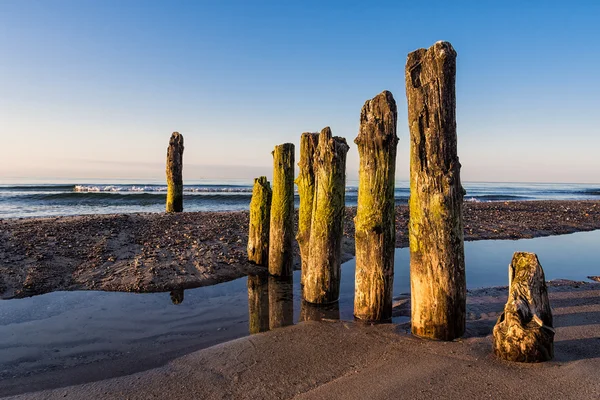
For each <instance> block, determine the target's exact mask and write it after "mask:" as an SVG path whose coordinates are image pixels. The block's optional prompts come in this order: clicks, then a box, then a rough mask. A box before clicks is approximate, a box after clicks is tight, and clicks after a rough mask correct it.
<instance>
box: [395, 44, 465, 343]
mask: <svg viewBox="0 0 600 400" xmlns="http://www.w3.org/2000/svg"><path fill="white" fill-rule="evenodd" d="M405 78H406V97H407V101H408V124H409V130H410V199H409V210H410V217H409V245H410V281H411V307H412V333H413V334H415V335H417V336H420V337H424V338H429V339H436V340H453V339H455V338H457V337H460V336H462V335H463V334H464V331H465V308H466V281H465V260H464V243H463V195H464V192H463V188H462V186H461V181H460V163H459V161H458V155H457V138H456V94H455V79H456V52H455V51H454V49H453V48H452V45H451V44H450V43H448V42H437V43H435V44H434V45H433V46H431V47H430V48H429V49H419V50H416V51H414V52H412V53H410V54H409V55H408V59H407V62H406V76H405Z"/></svg>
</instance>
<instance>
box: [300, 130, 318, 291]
mask: <svg viewBox="0 0 600 400" xmlns="http://www.w3.org/2000/svg"><path fill="white" fill-rule="evenodd" d="M318 142H319V134H318V133H309V132H305V133H303V134H302V136H301V137H300V162H299V163H298V167H300V171H299V173H298V178H296V185H298V196H299V197H300V208H299V210H298V234H297V235H296V240H297V241H298V247H299V248H300V259H301V261H302V271H301V278H300V283H301V285H304V278H305V275H306V270H307V268H308V266H307V261H308V249H309V240H310V224H311V219H312V208H313V199H314V194H315V173H314V167H313V164H314V155H315V150H316V148H317V144H318Z"/></svg>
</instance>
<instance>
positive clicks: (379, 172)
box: [354, 91, 398, 321]
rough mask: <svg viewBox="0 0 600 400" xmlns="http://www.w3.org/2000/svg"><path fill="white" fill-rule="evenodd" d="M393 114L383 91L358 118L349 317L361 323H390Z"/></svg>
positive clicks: (390, 100) (393, 235)
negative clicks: (353, 278)
mask: <svg viewBox="0 0 600 400" xmlns="http://www.w3.org/2000/svg"><path fill="white" fill-rule="evenodd" d="M396 121H397V110H396V101H395V100H394V97H393V96H392V94H391V93H390V92H388V91H384V92H382V93H380V94H378V95H377V96H375V97H374V98H373V99H371V100H368V101H367V102H366V103H365V105H364V106H363V108H362V111H361V114H360V130H359V132H358V136H357V137H356V139H355V140H354V143H356V145H357V146H358V153H359V155H360V167H359V172H358V179H359V183H358V207H357V210H356V217H355V219H354V225H355V235H354V236H355V242H356V282H355V293H354V316H355V317H356V318H358V319H361V320H365V321H387V320H389V319H391V318H392V286H393V283H394V248H395V244H396V227H395V222H396V220H395V201H394V181H395V174H396V146H397V144H398V137H397V136H396Z"/></svg>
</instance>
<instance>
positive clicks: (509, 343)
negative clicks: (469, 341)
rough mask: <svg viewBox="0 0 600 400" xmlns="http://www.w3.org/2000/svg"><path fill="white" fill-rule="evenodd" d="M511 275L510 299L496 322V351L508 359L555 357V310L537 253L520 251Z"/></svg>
mask: <svg viewBox="0 0 600 400" xmlns="http://www.w3.org/2000/svg"><path fill="white" fill-rule="evenodd" d="M508 276H509V279H508V282H509V283H508V286H509V288H508V291H509V292H508V301H507V302H506V305H505V306H504V312H503V313H502V315H500V317H499V318H498V321H497V322H496V326H494V332H493V333H494V353H495V354H496V356H498V357H500V358H502V359H504V360H508V361H517V362H540V361H549V360H551V359H552V358H553V357H554V328H553V327H552V310H551V308H550V301H549V300H548V289H547V288H546V278H545V276H544V270H543V269H542V266H541V265H540V261H539V260H538V258H537V255H535V254H534V253H525V252H516V253H515V254H514V255H513V259H512V261H511V263H510V265H509V266H508Z"/></svg>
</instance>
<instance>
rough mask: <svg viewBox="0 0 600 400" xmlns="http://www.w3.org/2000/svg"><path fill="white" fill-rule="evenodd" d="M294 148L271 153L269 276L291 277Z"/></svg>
mask: <svg viewBox="0 0 600 400" xmlns="http://www.w3.org/2000/svg"><path fill="white" fill-rule="evenodd" d="M293 218H294V145H293V144H292V143H285V144H282V145H279V146H275V150H274V151H273V197H272V200H271V224H270V228H269V273H270V274H271V275H273V276H281V277H286V276H291V275H292V262H293V251H292V241H293V239H294V220H293Z"/></svg>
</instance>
